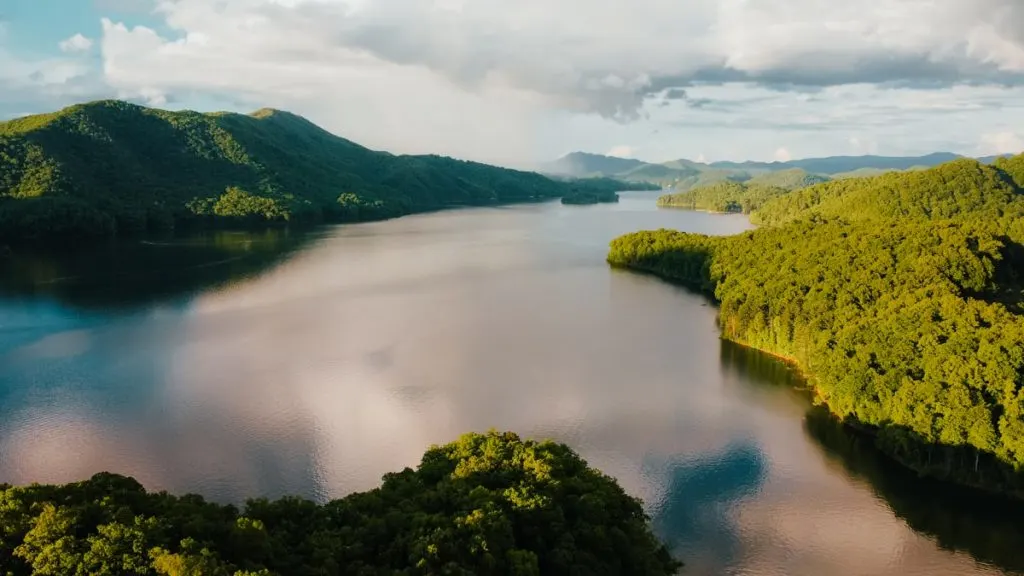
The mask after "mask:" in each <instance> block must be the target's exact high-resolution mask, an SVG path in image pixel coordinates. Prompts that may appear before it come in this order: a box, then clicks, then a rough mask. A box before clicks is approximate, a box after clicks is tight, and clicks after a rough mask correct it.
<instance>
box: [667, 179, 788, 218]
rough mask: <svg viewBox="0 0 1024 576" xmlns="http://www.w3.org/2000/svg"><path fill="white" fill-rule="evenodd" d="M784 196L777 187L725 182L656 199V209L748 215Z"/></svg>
mask: <svg viewBox="0 0 1024 576" xmlns="http://www.w3.org/2000/svg"><path fill="white" fill-rule="evenodd" d="M787 192H789V190H787V189H785V188H780V187H777V186H758V185H755V184H745V183H743V182H731V181H725V182H718V183H716V184H708V185H705V186H699V187H697V188H693V189H691V190H687V191H686V192H677V193H675V194H666V195H664V196H661V197H660V198H658V206H662V207H666V208H687V209H690V210H707V211H709V212H742V213H744V214H749V213H750V212H751V211H752V210H756V209H758V208H759V207H761V205H762V204H764V203H765V202H767V201H768V200H771V199H772V198H776V197H778V196H781V195H783V194H785V193H787Z"/></svg>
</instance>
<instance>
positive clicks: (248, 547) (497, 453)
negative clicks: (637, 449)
mask: <svg viewBox="0 0 1024 576" xmlns="http://www.w3.org/2000/svg"><path fill="white" fill-rule="evenodd" d="M680 566H681V564H680V563H679V562H678V561H677V560H675V559H673V558H672V557H671V556H670V555H669V553H668V551H667V550H666V548H665V547H664V546H663V545H662V544H660V543H659V542H658V541H657V540H656V539H655V538H654V536H653V535H652V534H651V531H650V529H649V526H648V518H647V517H646V516H645V514H644V512H643V510H642V509H641V505H640V502H639V501H638V500H636V499H635V498H632V497H630V496H628V495H627V494H626V493H625V492H624V491H623V490H622V488H620V487H619V485H618V484H617V483H616V482H615V480H613V479H611V478H609V477H608V476H605V475H603V474H601V473H600V472H598V471H596V470H594V469H592V468H589V467H588V466H587V464H586V462H585V461H583V460H582V459H581V458H580V457H579V456H578V455H577V454H575V453H574V452H573V451H572V450H571V449H569V448H568V447H566V446H564V445H561V444H556V443H552V442H540V443H538V442H534V441H527V440H521V439H520V438H519V437H517V436H516V435H515V434H511V433H499V432H489V433H487V434H467V435H465V436H463V437H462V438H460V439H459V440H457V441H456V442H453V443H451V444H448V445H445V446H437V447H432V448H430V449H429V450H428V451H427V452H426V453H425V454H424V456H423V459H422V461H421V462H420V464H419V466H418V467H417V468H416V469H415V470H412V469H409V468H407V469H405V470H403V471H401V472H398V473H392V474H387V475H385V476H384V481H383V484H382V485H381V486H380V487H379V488H376V489H374V490H371V491H369V492H363V493H356V494H352V495H349V496H346V497H345V498H341V499H339V500H333V501H330V502H327V503H325V504H317V503H315V502H312V501H308V500H304V499H301V498H294V497H289V498H283V499H280V500H276V501H269V500H266V499H256V500H249V501H248V502H246V503H245V505H244V506H242V507H241V508H239V507H236V506H233V505H220V504H216V503H212V502H207V501H205V500H204V499H203V498H202V497H200V496H196V495H187V496H181V497H176V496H172V495H169V494H167V493H166V492H158V493H156V492H146V491H145V490H144V489H143V487H142V486H140V485H139V483H138V482H136V481H135V480H133V479H131V478H127V477H124V476H118V475H115V474H97V475H96V476H93V477H92V478H91V479H90V480H87V481H84V482H78V483H74V484H67V485H62V486H52V485H51V486H43V485H36V484H33V485H31V486H23V487H11V486H7V485H0V572H2V573H3V574H9V575H11V576H21V575H25V576H28V575H30V574H55V575H56V574H89V575H91V576H115V575H121V574H134V575H137V576H149V575H153V576H155V575H166V576H192V575H198V574H202V575H204V576H231V575H233V576H271V575H281V576H319V575H323V574H353V575H356V574H358V575H371V574H380V575H384V574H389V575H390V574H452V575H458V574H464V575H467V576H469V575H488V574H494V575H497V574H510V575H523V576H526V575H535V574H608V575H614V574H622V575H631V576H632V575H638V576H644V575H650V576H660V575H669V574H674V573H675V572H676V571H677V570H678V568H679V567H680Z"/></svg>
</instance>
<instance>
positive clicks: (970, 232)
mask: <svg viewBox="0 0 1024 576" xmlns="http://www.w3.org/2000/svg"><path fill="white" fill-rule="evenodd" d="M1018 160H1019V158H1018V159H1013V160H1010V161H1007V162H1014V161H1018ZM1022 210H1024V196H1022V194H1021V192H1020V190H1019V189H1017V188H1016V186H1015V185H1014V184H1013V180H1012V179H1011V178H1010V177H1009V176H1008V175H1007V174H1006V173H1004V172H1002V171H1001V170H1000V169H998V168H990V167H987V166H982V165H980V164H978V163H977V162H975V161H972V160H957V161H954V162H951V163H948V164H945V165H942V166H939V167H937V168H933V169H930V170H927V171H922V172H908V173H902V174H889V175H884V176H880V177H877V178H870V179H862V180H849V181H843V182H829V183H826V184H821V185H817V186H813V187H811V188H808V189H805V190H803V191H798V192H793V193H791V194H788V195H784V196H780V197H779V198H777V199H775V200H773V201H771V202H769V203H768V204H766V205H765V206H764V207H763V208H762V209H761V210H760V211H759V212H756V213H755V216H760V217H761V220H762V221H767V222H772V223H780V225H778V226H769V227H763V228H760V229H758V230H755V231H751V232H747V233H744V234H742V235H739V236H733V237H727V238H709V237H705V236H700V235H693V234H683V233H679V232H671V231H666V230H661V231H655V232H638V233H635V234H631V235H627V236H625V237H622V238H619V239H616V240H615V241H614V242H612V245H611V251H610V253H609V257H608V258H609V261H610V262H611V263H612V264H615V265H620V266H627V267H631V268H636V269H639V270H644V271H648V272H653V273H656V274H659V275H661V276H664V277H666V278H669V279H673V280H677V281H680V282H682V283H685V284H687V285H690V286H693V287H695V288H697V289H700V290H703V291H705V292H708V293H712V294H713V295H714V297H715V298H716V299H717V300H718V302H719V303H720V307H721V312H720V324H721V327H722V332H723V336H724V337H725V338H728V339H730V340H734V341H737V342H740V343H743V344H747V345H750V346H753V347H756V348H759V349H761V350H765V351H767V352H770V353H772V354H776V355H779V356H783V357H786V358H789V359H791V360H794V361H796V362H797V363H798V364H799V365H800V366H801V367H802V368H803V369H804V371H805V372H806V373H807V374H808V376H809V378H810V381H811V383H812V385H813V386H814V388H815V389H816V391H817V393H818V396H819V397H820V399H821V400H822V401H824V402H825V403H826V404H827V405H828V406H829V408H830V410H831V411H832V412H833V413H835V414H836V415H838V416H839V417H840V418H843V419H845V420H847V421H848V422H851V423H854V424H856V425H866V426H869V427H871V428H872V429H874V430H876V431H877V442H878V444H879V446H880V447H881V448H882V449H883V450H885V451H886V452H887V453H888V454H889V455H891V456H894V457H896V458H898V459H899V460H901V461H902V462H904V463H906V464H908V465H910V466H912V467H914V468H916V469H918V470H920V471H922V472H925V473H928V474H932V475H935V476H939V477H943V478H948V479H952V480H956V481H960V482H963V483H967V484H974V485H979V486H985V487H989V488H992V489H996V490H1000V491H1004V492H1012V493H1018V494H1024V481H1022V480H1024V479H1022V476H1021V472H1022V471H1024V316H1022V314H1021V300H1022V292H1021V277H1022V276H1021V274H1020V270H1021V269H1022V268H1024V246H1022V245H1021V241H1022V240H1024V234H1022V230H1024V227H1022V225H1021V218H1020V215H1021V214H1022Z"/></svg>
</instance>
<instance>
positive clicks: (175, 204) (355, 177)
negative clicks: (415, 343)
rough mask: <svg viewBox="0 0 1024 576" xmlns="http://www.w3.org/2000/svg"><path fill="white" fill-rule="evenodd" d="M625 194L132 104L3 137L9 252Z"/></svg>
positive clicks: (44, 119) (296, 126) (267, 124)
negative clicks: (34, 245) (26, 242)
mask: <svg viewBox="0 0 1024 576" xmlns="http://www.w3.org/2000/svg"><path fill="white" fill-rule="evenodd" d="M593 187H596V188H599V189H601V190H607V189H608V188H613V189H622V188H624V187H625V186H624V185H622V184H621V183H618V182H614V181H608V180H585V181H579V180H578V181H572V182H564V181H555V180H552V179H549V178H546V177H544V176H541V175H539V174H535V173H532V172H523V171H518V170H509V169H504V168H498V167H494V166H488V165H485V164H479V163H476V162H465V161H459V160H454V159H451V158H445V157H440V156H396V155H392V154H388V153H384V152H377V151H373V150H370V149H368V148H365V147H363V146H360V145H358V144H355V143H353V142H350V141H348V140H345V139H344V138H340V137H337V136H334V135H333V134H330V133H328V132H327V131H325V130H323V129H321V128H319V127H317V126H316V125H314V124H313V123H311V122H309V121H308V120H305V119H304V118H301V117H299V116H296V115H294V114H290V113H287V112H281V111H277V110H270V109H264V110H260V111H258V112H255V113H253V114H251V115H242V114H228V113H215V114H200V113H197V112H167V111H163V110H156V109H150V108H144V107H141V106H136V105H133V104H128V103H126V102H121V101H101V102H93V103H88V104H80V105H76V106H72V107H70V108H67V109H64V110H62V111H60V112H56V113H52V114H43V115H37V116H29V117H25V118H20V119H17V120H11V121H8V122H4V123H0V240H3V239H6V240H12V239H19V238H29V237H31V238H46V237H50V236H57V235H86V234H91V235H109V234H113V233H117V232H121V233H124V232H137V231H141V230H145V229H152V228H168V227H171V226H173V225H175V224H182V223H186V224H189V223H192V224H195V223H207V224H209V223H212V222H214V221H240V222H252V221H266V220H279V221H295V220H313V221H316V220H329V221H359V220H368V219H378V218H385V217H391V216H398V215H402V214H408V213H412V212H419V211H425V210H432V209H437V208H443V207H446V206H456V205H484V204H492V203H499V202H515V201H528V200H537V199H545V198H557V197H560V196H563V195H565V194H567V193H570V192H572V191H574V190H579V189H589V188H593Z"/></svg>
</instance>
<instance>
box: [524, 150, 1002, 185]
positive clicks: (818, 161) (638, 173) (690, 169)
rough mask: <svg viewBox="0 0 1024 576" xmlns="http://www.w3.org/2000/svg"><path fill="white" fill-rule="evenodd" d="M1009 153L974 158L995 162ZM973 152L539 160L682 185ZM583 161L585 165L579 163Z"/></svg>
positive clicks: (871, 167) (843, 170)
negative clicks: (735, 158)
mask: <svg viewBox="0 0 1024 576" xmlns="http://www.w3.org/2000/svg"><path fill="white" fill-rule="evenodd" d="M1010 156H1012V155H1011V154H999V155H993V156H984V157H980V158H976V159H977V160H978V161H980V162H982V163H985V164H991V163H993V162H995V161H996V160H998V159H999V158H1006V157H1010ZM961 158H969V157H968V156H963V155H960V154H954V153H952V152H933V153H930V154H925V155H923V156H879V155H871V154H866V155H859V156H849V155H847V156H842V155H840V156H824V157H816V158H801V159H796V160H788V161H785V162H782V161H774V162H758V161H742V162H736V161H716V162H698V161H695V160H688V159H685V158H680V159H676V160H669V161H667V162H646V161H643V160H639V159H634V158H618V157H615V156H606V155H601V154H592V153H587V152H572V153H569V154H567V155H565V156H562V157H561V158H559V159H557V160H554V161H551V162H547V163H545V164H544V165H542V166H541V168H540V171H541V172H542V173H549V174H560V175H564V176H576V177H580V176H584V175H585V176H588V177H607V178H618V179H621V180H625V181H628V182H643V181H646V182H651V183H655V184H660V185H662V186H666V187H672V188H675V189H677V190H680V191H685V190H688V189H690V188H694V187H698V186H701V185H707V184H715V183H718V182H746V181H749V180H752V179H754V178H757V177H758V176H762V175H764V174H767V173H776V172H782V171H791V170H802V171H804V172H805V173H806V175H805V178H807V179H808V180H821V179H822V178H824V179H835V178H847V177H858V176H868V175H876V174H880V173H883V172H889V171H903V170H919V169H922V168H930V167H933V166H938V165H939V164H943V163H946V162H951V161H953V160H957V159H961ZM581 167H582V168H583V169H581Z"/></svg>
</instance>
